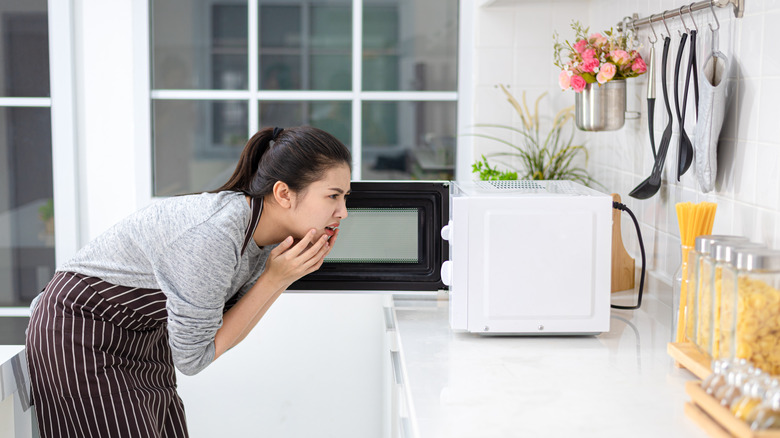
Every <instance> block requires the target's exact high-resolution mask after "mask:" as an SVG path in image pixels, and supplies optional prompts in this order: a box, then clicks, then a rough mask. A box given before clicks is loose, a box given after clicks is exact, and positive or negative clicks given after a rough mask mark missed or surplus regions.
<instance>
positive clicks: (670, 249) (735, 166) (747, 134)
mask: <svg viewBox="0 0 780 438" xmlns="http://www.w3.org/2000/svg"><path fill="white" fill-rule="evenodd" d="M688 3H690V2H689V1H687V0H686V1H679V0H629V1H623V0H590V1H581V0H579V1H578V0H568V1H565V0H564V1H561V0H557V1H554V2H525V1H518V2H516V3H515V4H510V5H509V6H507V2H501V3H500V4H501V5H502V6H500V7H484V8H477V9H476V10H475V14H476V17H477V18H476V23H477V26H476V27H477V29H476V32H477V35H478V36H477V38H476V40H475V41H474V42H473V43H474V49H475V52H474V54H475V58H474V59H475V62H476V63H477V64H478V65H479V68H478V70H477V75H476V78H475V82H476V83H475V84H474V86H475V89H476V90H477V92H476V93H475V94H476V98H475V102H474V111H475V113H474V122H475V123H493V122H497V123H506V122H507V121H513V122H514V123H518V121H517V118H516V116H514V115H513V111H512V109H511V107H510V106H509V105H508V104H507V103H506V102H505V100H504V97H503V95H502V94H501V91H500V90H499V89H497V88H496V87H495V85H496V84H497V83H505V84H507V85H510V86H511V90H513V92H514V93H515V95H516V96H518V97H519V96H520V94H521V92H522V90H528V93H529V100H532V99H530V97H536V96H537V95H538V94H539V93H540V92H543V91H548V92H549V93H550V94H549V97H548V98H546V99H545V101H544V102H543V105H542V108H541V110H542V113H543V114H548V116H550V117H551V116H552V115H553V114H554V113H555V112H557V110H559V109H561V108H564V107H566V106H569V105H572V104H573V103H574V95H573V92H571V91H567V92H561V91H560V90H559V88H558V86H557V77H558V69H557V68H556V67H555V66H553V65H552V44H553V43H552V33H553V31H555V30H557V31H558V32H559V33H560V34H561V35H562V37H564V38H569V39H571V38H572V36H573V32H572V31H571V30H570V28H569V23H570V22H571V20H573V19H576V20H579V21H581V22H582V23H583V24H585V25H588V26H590V29H591V31H599V30H603V29H608V28H610V27H614V26H615V25H616V24H617V22H618V21H619V20H620V19H621V18H622V17H624V16H627V15H631V14H632V13H638V14H639V16H640V17H646V16H649V15H650V14H658V13H660V12H661V11H663V10H671V9H677V8H679V7H680V6H683V5H687V4H688ZM745 3H746V6H745V16H744V17H743V18H740V19H737V18H735V17H734V14H733V13H732V12H731V9H730V8H723V9H720V8H716V14H717V17H718V19H719V21H720V25H721V28H720V31H719V46H718V47H719V49H720V50H721V51H722V52H723V53H725V54H726V55H727V56H728V57H730V58H731V59H732V60H733V61H734V62H735V68H734V69H733V70H732V72H731V79H730V80H729V85H730V90H731V92H732V99H731V101H730V107H729V109H728V111H727V114H726V121H725V123H724V126H723V130H722V133H721V141H720V143H719V147H718V153H719V155H718V177H717V181H716V185H715V190H714V191H713V192H711V193H708V194H703V193H702V192H701V191H700V190H699V185H698V182H697V180H696V176H695V174H694V170H693V168H692V170H689V172H688V173H687V174H686V175H684V176H683V178H682V181H680V182H677V181H676V178H675V175H674V174H675V173H676V172H675V171H674V169H675V168H676V156H677V146H676V145H677V143H676V139H677V138H678V126H677V123H676V120H675V123H674V131H673V132H674V137H673V142H672V146H671V147H670V150H669V155H668V158H667V162H666V169H665V182H664V185H663V186H662V189H661V191H660V192H659V194H658V195H656V196H655V197H653V198H651V199H649V200H645V201H640V200H636V199H633V198H630V197H629V196H628V193H629V192H630V191H631V189H632V188H633V187H634V186H636V184H638V183H639V182H641V181H642V180H644V179H645V178H646V177H647V175H649V172H650V169H651V167H652V164H653V163H652V154H651V152H650V144H649V139H648V133H647V114H646V103H645V87H646V84H647V82H646V78H645V77H640V78H637V79H634V80H631V82H630V83H629V89H628V102H627V106H628V110H633V111H639V112H640V113H641V117H640V119H638V120H627V121H626V124H625V126H624V127H623V128H622V129H621V130H619V131H614V132H603V133H585V132H578V133H577V134H576V139H577V140H578V141H582V142H584V143H585V144H586V145H587V147H588V149H589V152H590V161H589V163H588V167H589V169H590V170H591V172H592V174H593V175H594V176H596V177H597V178H598V180H599V181H600V182H601V183H603V184H604V185H605V186H606V187H607V188H608V189H609V190H610V191H614V192H617V193H619V194H620V195H621V196H622V198H623V201H624V202H625V203H626V204H628V205H629V207H630V208H632V209H633V210H634V211H635V212H636V214H637V217H638V218H639V220H640V221H641V228H642V233H643V236H644V238H645V248H646V250H647V254H648V262H649V263H648V267H649V268H650V269H651V270H652V271H653V274H654V275H655V276H657V277H659V278H660V279H661V280H662V281H665V282H669V283H670V282H671V279H672V276H673V274H674V272H675V271H676V269H677V267H678V266H679V263H680V252H679V249H680V238H679V235H680V234H679V229H678V227H677V219H676V214H675V210H674V205H675V204H676V203H677V202H684V201H693V202H699V201H705V200H706V201H711V202H716V203H717V204H718V212H717V215H716V219H715V224H714V229H713V232H715V233H722V234H741V235H745V236H748V237H749V238H751V239H753V240H754V241H760V242H764V243H766V244H768V245H770V246H772V247H774V248H778V249H780V80H778V79H780V58H779V57H778V56H777V54H776V53H775V52H776V50H773V45H775V44H776V41H778V40H780V0H746V1H745ZM685 18H686V23H687V24H688V26H689V27H690V26H691V25H692V23H691V21H690V18H689V17H688V16H687V15H686V17H685ZM694 18H695V21H696V24H697V26H698V28H699V37H698V45H697V49H698V54H699V70H700V71H701V66H702V64H703V62H704V59H705V58H706V57H707V56H708V55H709V53H710V52H711V46H712V34H711V32H710V31H709V28H708V24H709V23H713V18H712V14H711V13H710V12H709V10H704V11H698V12H695V13H694ZM667 24H668V26H669V29H670V31H671V32H672V50H671V51H670V60H672V61H673V60H674V57H675V56H676V51H677V45H678V43H679V36H678V33H677V30H678V29H682V25H681V23H680V19H679V18H670V19H668V20H667ZM654 27H655V30H656V32H659V33H660V32H662V31H663V32H664V33H665V30H664V27H663V25H662V24H661V25H655V26H654ZM650 34H651V33H650V29H649V28H648V27H646V26H645V27H643V28H641V29H640V38H641V40H642V42H643V44H644V48H643V49H642V50H641V52H642V54H643V55H645V56H646V55H647V53H648V50H649V43H648V40H647V37H648V36H649V35H650ZM661 49H662V41H659V42H658V43H657V44H656V57H657V58H656V59H657V61H658V64H659V65H660V61H661ZM685 56H686V57H687V51H686V55H685ZM672 64H673V62H670V66H669V69H668V75H669V79H670V82H671V77H672V73H673V69H672V67H673V65H672ZM657 78H658V79H657V80H658V83H657V84H656V86H657V95H658V98H657V100H656V112H655V138H656V143H657V142H658V141H659V139H660V138H661V135H662V132H663V129H664V127H665V124H666V121H667V120H666V114H665V109H664V106H663V100H662V93H661V88H660V87H661V83H660V82H661V74H660V67H659V70H658V72H657ZM692 94H693V93H692V92H690V93H689V95H690V96H691V97H689V99H690V100H689V102H688V107H689V108H691V107H692V105H693V99H692ZM672 111H674V106H673V105H672ZM695 123H696V116H695V115H694V112H693V111H688V114H687V117H686V132H689V133H690V132H692V131H693V127H694V125H695ZM494 143H495V142H490V141H488V140H485V141H477V142H476V143H475V155H476V156H479V155H480V154H482V153H485V152H486V151H489V152H492V151H495V150H497V149H500V146H497V145H495V144H494ZM622 226H623V230H624V239H623V240H624V242H625V243H626V245H627V247H628V249H629V252H631V253H632V255H633V256H635V257H638V252H639V251H638V245H637V244H636V243H635V239H634V238H633V229H634V227H633V224H632V223H631V222H630V220H629V219H628V218H627V216H626V215H624V219H623V224H622Z"/></svg>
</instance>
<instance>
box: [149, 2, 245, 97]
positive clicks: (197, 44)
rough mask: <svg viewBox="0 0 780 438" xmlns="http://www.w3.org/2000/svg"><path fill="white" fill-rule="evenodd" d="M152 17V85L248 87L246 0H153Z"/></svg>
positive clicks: (166, 86) (231, 88) (186, 87)
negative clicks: (190, 1) (186, 0)
mask: <svg viewBox="0 0 780 438" xmlns="http://www.w3.org/2000/svg"><path fill="white" fill-rule="evenodd" d="M182 6H188V7H186V8H183V7H182ZM152 17H153V19H152V35H151V45H152V56H153V58H152V60H153V62H152V70H153V75H152V88H156V89H218V90H219V89H227V90H236V89H247V88H248V85H247V84H248V83H247V77H248V76H247V71H248V67H247V65H248V64H247V61H248V50H247V38H248V32H247V2H246V0H244V1H239V0H212V1H209V2H197V3H195V4H194V5H191V4H184V3H182V2H179V1H176V0H152Z"/></svg>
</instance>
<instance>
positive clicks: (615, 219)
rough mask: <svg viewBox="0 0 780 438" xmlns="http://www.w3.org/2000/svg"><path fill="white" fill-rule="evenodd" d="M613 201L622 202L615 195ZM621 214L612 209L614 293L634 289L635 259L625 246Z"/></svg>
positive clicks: (618, 196)
mask: <svg viewBox="0 0 780 438" xmlns="http://www.w3.org/2000/svg"><path fill="white" fill-rule="evenodd" d="M612 200H613V201H615V202H620V195H618V194H617V193H613V194H612ZM621 214H622V212H621V211H620V210H618V209H616V208H613V209H612V292H617V291H621V290H626V289H633V288H634V259H633V258H631V256H629V255H628V252H627V251H626V248H625V247H624V246H623V236H622V234H621V231H620V215H621Z"/></svg>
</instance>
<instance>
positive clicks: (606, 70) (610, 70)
mask: <svg viewBox="0 0 780 438" xmlns="http://www.w3.org/2000/svg"><path fill="white" fill-rule="evenodd" d="M616 72H617V67H615V64H612V63H609V62H605V63H604V65H602V66H601V68H600V69H599V74H597V75H596V80H597V81H598V83H599V84H604V83H606V82H607V81H609V80H610V79H612V78H614V77H615V73H616Z"/></svg>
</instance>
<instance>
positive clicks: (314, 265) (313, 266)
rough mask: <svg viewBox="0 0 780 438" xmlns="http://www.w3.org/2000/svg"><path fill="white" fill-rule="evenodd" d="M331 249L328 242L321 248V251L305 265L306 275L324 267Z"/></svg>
mask: <svg viewBox="0 0 780 438" xmlns="http://www.w3.org/2000/svg"><path fill="white" fill-rule="evenodd" d="M330 248H331V245H330V244H329V243H328V242H327V241H326V243H325V244H324V245H322V247H320V249H319V251H317V253H316V254H314V256H313V257H311V258H310V259H308V260H307V261H306V262H305V263H304V265H303V267H304V268H305V269H306V271H305V272H306V274H310V273H312V272H314V271H316V270H317V269H319V268H320V266H322V263H323V262H324V261H325V256H326V255H328V252H330ZM304 275H305V274H304Z"/></svg>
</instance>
